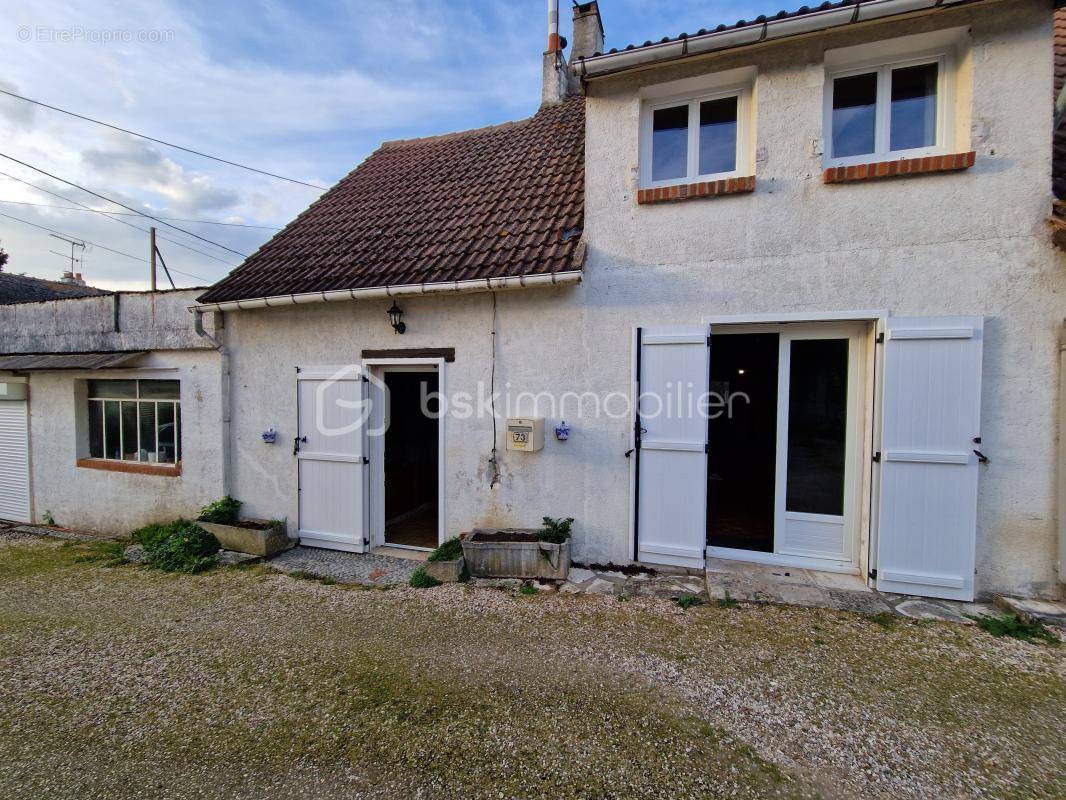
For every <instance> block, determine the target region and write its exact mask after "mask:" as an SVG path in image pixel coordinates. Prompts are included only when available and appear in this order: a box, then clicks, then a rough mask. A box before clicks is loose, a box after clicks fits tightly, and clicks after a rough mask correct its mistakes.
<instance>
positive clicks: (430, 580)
mask: <svg viewBox="0 0 1066 800" xmlns="http://www.w3.org/2000/svg"><path fill="white" fill-rule="evenodd" d="M408 583H410V584H411V586H413V587H414V588H415V589H432V588H433V587H434V586H440V581H438V580H437V579H436V578H434V577H432V576H431V575H430V574H429V573H428V572H426V568H425V567H419V568H418V569H416V570H415V571H414V572H412V573H411V580H409V581H408Z"/></svg>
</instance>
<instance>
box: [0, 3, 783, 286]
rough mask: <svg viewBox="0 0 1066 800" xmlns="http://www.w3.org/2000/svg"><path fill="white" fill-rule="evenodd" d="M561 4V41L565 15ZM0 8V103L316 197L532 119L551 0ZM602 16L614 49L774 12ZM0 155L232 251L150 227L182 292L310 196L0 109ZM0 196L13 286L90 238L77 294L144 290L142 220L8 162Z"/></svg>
mask: <svg viewBox="0 0 1066 800" xmlns="http://www.w3.org/2000/svg"><path fill="white" fill-rule="evenodd" d="M561 5H562V7H563V9H564V11H563V14H562V17H563V20H564V22H563V33H564V35H566V34H567V33H568V31H569V22H568V20H569V11H568V8H569V6H570V3H569V2H567V0H562V2H561ZM4 6H5V9H4V14H3V17H2V19H0V89H4V90H7V91H11V92H15V93H17V94H20V95H24V96H26V97H31V98H34V99H36V100H40V101H42V102H44V103H48V104H50V105H55V106H59V107H62V108H65V109H68V110H70V111H74V112H76V113H80V114H83V115H87V116H90V117H94V118H96V119H100V120H104V121H107V122H110V123H112V124H115V125H118V126H120V127H123V128H127V129H130V130H134V131H138V132H141V133H145V134H148V135H150V136H153V137H156V138H159V139H165V140H167V141H170V142H174V143H177V144H180V145H183V146H185V147H189V148H192V149H196V150H200V151H203V152H206V153H210V154H212V155H217V156H220V157H222V158H226V159H229V160H231V161H237V162H240V163H243V164H247V165H250V166H254V167H258V168H260V169H263V170H266V171H269V172H273V173H276V174H279V175H284V176H287V177H291V178H295V179H298V180H301V181H305V182H307V183H311V184H316V185H318V186H327V187H328V186H330V185H331V184H333V183H334V182H335V181H336V180H337V179H339V178H340V177H342V176H343V175H344V174H346V173H347V172H348V171H350V170H351V169H353V168H354V167H355V166H356V165H357V164H358V163H359V162H360V161H361V160H362V159H363V158H365V157H366V156H367V155H368V154H369V153H370V152H371V151H373V150H374V149H375V148H376V147H377V145H378V143H380V142H381V141H383V140H388V139H400V138H411V137H416V136H426V135H433V134H436V133H444V132H447V131H453V130H462V129H464V128H472V127H479V126H482V125H490V124H495V123H499V122H504V121H506V120H509V119H517V118H521V117H524V116H528V115H529V114H531V113H532V112H533V111H535V110H536V105H537V102H538V100H539V92H540V88H539V81H540V58H541V52H542V51H543V48H544V40H545V29H546V25H547V22H546V16H547V15H546V3H545V0H347V1H346V2H345V0H332V1H330V0H327V1H323V2H299V1H298V0H291V2H280V1H277V2H270V1H267V0H264V1H263V2H242V3H238V2H230V1H229V0H225V1H221V0H184V1H183V2H164V1H163V0H158V1H157V2H154V3H151V2H144V0H108V2H104V1H103V0H99V1H98V2H90V0H83V2H64V1H63V0H53V2H49V3H47V4H44V3H41V2H40V0H4ZM600 6H601V10H602V13H603V16H604V24H605V27H606V30H607V46H608V47H612V46H614V47H622V46H624V45H626V44H629V43H630V42H636V43H640V42H643V41H644V40H646V39H658V38H661V37H663V36H667V35H671V36H673V35H676V34H678V33H680V32H682V31H689V32H692V31H695V30H697V29H699V28H701V27H711V26H713V25H716V24H718V23H720V22H727V23H732V22H735V21H736V20H737V19H740V18H748V19H750V18H751V17H753V16H755V15H757V14H759V13H767V12H776V11H777V10H778V8H777V7H776V6H774V7H771V6H769V5H767V3H766V2H765V0H741V1H740V2H724V1H723V0H669V2H667V0H600ZM0 154H2V155H3V156H8V157H10V158H14V159H18V160H19V161H22V162H25V164H28V165H32V166H33V167H37V168H39V169H41V170H44V171H45V172H48V173H51V174H52V175H54V176H56V177H57V178H63V179H65V180H68V181H71V182H73V183H77V184H80V185H81V186H83V187H85V188H87V189H91V190H93V191H96V192H98V193H100V194H103V195H106V196H108V197H111V198H114V199H116V200H119V201H120V202H122V203H124V204H125V205H127V206H131V207H133V208H135V209H137V210H141V211H144V212H146V213H150V214H152V215H154V216H157V217H163V218H168V219H169V221H170V224H172V225H174V226H177V227H180V228H183V229H185V230H186V231H191V232H193V233H196V234H198V235H199V236H202V237H204V238H206V239H209V240H211V241H213V242H216V243H218V244H220V245H223V246H224V247H226V248H229V250H226V249H221V248H219V247H215V246H213V245H212V244H208V243H206V242H204V241H201V240H197V239H195V238H193V237H191V236H189V235H187V234H186V233H183V232H179V231H177V230H174V229H172V228H167V227H164V226H163V225H158V224H157V227H158V228H159V234H160V236H161V237H164V238H163V239H162V240H161V241H160V249H161V251H162V253H163V257H164V259H165V260H166V262H167V264H168V266H170V267H171V268H172V271H173V272H174V278H175V281H176V282H177V284H178V285H179V286H204V285H208V284H211V283H213V282H214V281H216V280H218V279H219V278H221V277H222V276H223V275H225V274H226V273H227V272H228V271H229V270H230V269H232V268H233V266H235V265H236V264H238V263H239V262H240V261H241V256H240V255H237V253H241V254H248V253H251V252H252V251H253V250H255V248H256V247H258V246H259V245H260V244H262V243H263V242H264V241H266V240H267V239H268V238H269V237H270V236H271V235H272V234H273V233H274V231H275V230H276V229H277V228H280V227H281V226H282V225H284V224H285V223H286V222H288V221H289V220H290V219H291V218H292V217H294V216H295V215H296V214H298V213H299V212H300V211H301V210H303V209H304V208H305V207H306V206H307V205H308V204H309V203H310V202H312V201H313V200H314V199H315V198H316V197H317V196H318V195H319V194H320V191H319V190H317V189H311V188H307V187H304V186H300V185H297V184H294V183H288V182H285V181H280V180H275V179H272V178H267V177H264V176H261V175H257V174H255V173H252V172H248V171H246V170H242V169H237V168H234V167H230V166H227V165H225V164H220V163H218V162H215V161H210V160H207V159H203V158H199V157H196V156H193V155H190V154H188V153H183V152H182V151H180V150H175V149H172V148H169V147H165V146H162V145H158V144H154V143H152V142H148V141H145V140H143V139H137V138H133V137H130V136H128V135H126V134H122V133H117V132H115V131H111V130H108V129H107V128H103V127H101V126H98V125H93V124H91V123H86V122H82V121H80V120H77V119H73V118H71V117H67V116H65V115H63V114H59V113H56V112H54V111H50V110H48V109H45V108H41V107H36V106H33V105H30V104H28V103H25V102H23V101H21V100H16V99H13V98H10V97H7V96H5V95H0ZM21 181H25V182H28V183H29V184H32V186H31V185H27V183H24V182H21ZM50 193H51V194H50ZM57 195H58V196H57ZM0 201H2V202H0V215H3V216H0V247H2V248H3V249H4V250H6V251H7V252H8V254H9V255H10V257H11V258H10V262H9V263H8V265H7V267H6V268H5V269H7V270H8V271H11V272H19V273H26V274H28V275H35V276H40V277H48V278H57V277H58V276H59V275H60V273H61V272H62V271H63V270H64V269H68V268H69V252H70V246H69V245H68V244H65V243H64V242H62V241H60V240H58V239H56V238H54V237H53V236H51V232H56V233H59V234H61V235H65V236H67V237H70V238H75V239H80V240H84V241H85V242H86V243H87V246H86V248H85V249H84V251H82V250H80V249H78V250H77V255H78V257H79V258H81V259H82V263H81V264H80V265H79V266H78V269H79V270H80V271H81V272H83V273H84V274H85V277H86V279H87V280H88V281H89V282H90V283H91V284H93V285H96V286H101V287H104V288H110V289H119V288H125V289H144V288H146V282H147V274H148V266H147V257H148V236H147V233H146V232H145V231H144V230H142V229H146V228H147V227H148V225H149V224H151V223H149V222H148V221H147V220H145V219H144V218H143V217H140V218H138V217H137V216H133V215H123V216H115V217H106V216H103V215H101V214H96V213H92V212H89V211H85V210H80V211H73V210H66V209H70V208H81V207H82V206H88V207H90V208H94V209H101V210H108V211H121V210H122V209H120V208H118V207H117V206H113V205H109V204H108V203H106V202H103V201H101V200H99V199H97V198H95V197H93V196H92V195H89V194H86V193H85V192H82V191H80V190H78V189H75V188H72V187H71V186H69V185H66V184H64V183H62V182H60V181H59V180H55V179H53V178H49V177H46V176H44V175H42V174H41V173H40V172H36V171H35V170H33V169H30V168H29V167H28V166H23V165H21V164H17V163H15V162H13V161H11V160H9V159H8V158H2V157H0ZM56 206H63V207H66V208H65V209H64V208H56ZM189 220H195V221H189ZM207 221H213V222H225V223H231V224H230V225H225V226H224V225H215V224H208V222H207ZM27 223H32V225H31V224H27ZM33 225H36V226H41V227H33ZM239 226H248V227H239ZM45 229H47V230H45ZM179 243H181V244H179ZM181 245H186V247H183V246H181ZM189 248H194V249H189ZM50 251H55V253H53V252H50ZM113 251H117V252H113ZM195 251H200V252H195ZM230 251H235V252H230ZM64 252H65V253H67V254H68V255H67V257H66V258H64V256H62V255H57V254H56V253H64ZM161 280H162V276H161Z"/></svg>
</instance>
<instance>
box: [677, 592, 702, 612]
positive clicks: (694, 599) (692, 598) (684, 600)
mask: <svg viewBox="0 0 1066 800" xmlns="http://www.w3.org/2000/svg"><path fill="white" fill-rule="evenodd" d="M674 602H676V603H677V604H678V605H679V606H681V610H682V611H688V610H689V609H690V608H692V607H693V606H701V605H703V598H702V597H700V596H699V595H698V594H683V595H681V596H680V597H678V598H677V600H675V601H674Z"/></svg>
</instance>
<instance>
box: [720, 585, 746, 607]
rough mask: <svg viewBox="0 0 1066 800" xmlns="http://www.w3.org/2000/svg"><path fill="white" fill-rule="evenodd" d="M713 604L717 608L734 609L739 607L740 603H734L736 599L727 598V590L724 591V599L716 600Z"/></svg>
mask: <svg viewBox="0 0 1066 800" xmlns="http://www.w3.org/2000/svg"><path fill="white" fill-rule="evenodd" d="M715 604H716V605H717V606H718V607H719V608H736V607H737V606H739V605H740V603H738V602H737V601H736V598H734V597H730V596H729V590H728V589H726V593H725V597H720V598H718V600H717V601H715Z"/></svg>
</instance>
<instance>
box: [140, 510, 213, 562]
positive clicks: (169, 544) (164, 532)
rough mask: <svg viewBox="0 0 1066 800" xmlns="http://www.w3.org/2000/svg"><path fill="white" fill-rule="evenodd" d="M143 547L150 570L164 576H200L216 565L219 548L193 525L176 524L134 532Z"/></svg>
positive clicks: (192, 523) (178, 521) (185, 521)
mask: <svg viewBox="0 0 1066 800" xmlns="http://www.w3.org/2000/svg"><path fill="white" fill-rule="evenodd" d="M133 539H134V541H136V542H137V543H138V544H141V545H143V547H144V552H145V555H146V556H147V563H148V565H149V566H152V567H155V568H156V569H161V570H163V571H164V572H184V573H188V574H192V573H196V572H203V571H204V570H207V569H210V568H211V567H213V566H214V565H215V563H216V562H217V558H216V556H215V554H216V553H218V551H219V550H220V549H222V545H220V544H219V542H218V539H216V538H215V537H214V536H213V535H212V534H210V533H208V532H207V531H205V530H204V529H203V528H201V527H200V526H199V525H197V524H196V523H195V522H189V521H188V520H183V519H179V520H175V521H174V522H168V523H166V524H164V525H146V526H145V527H143V528H140V529H139V530H136V531H134V532H133Z"/></svg>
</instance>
